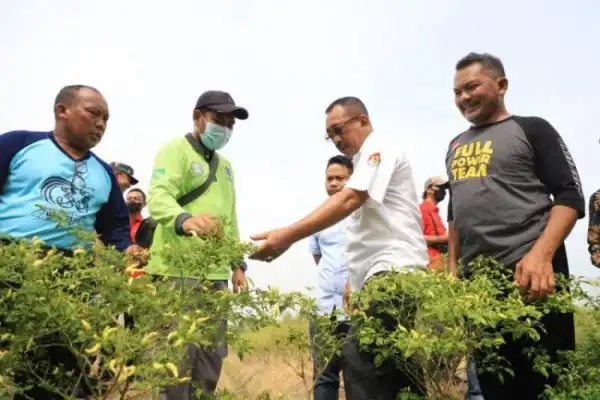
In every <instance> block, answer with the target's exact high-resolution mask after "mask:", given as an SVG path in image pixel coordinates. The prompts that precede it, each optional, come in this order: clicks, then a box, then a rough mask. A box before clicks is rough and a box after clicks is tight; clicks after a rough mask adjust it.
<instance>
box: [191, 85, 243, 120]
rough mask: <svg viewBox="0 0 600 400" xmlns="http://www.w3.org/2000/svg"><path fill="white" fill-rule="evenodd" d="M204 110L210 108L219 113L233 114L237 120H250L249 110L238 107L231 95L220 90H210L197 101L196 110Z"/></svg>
mask: <svg viewBox="0 0 600 400" xmlns="http://www.w3.org/2000/svg"><path fill="white" fill-rule="evenodd" d="M202 108H208V109H209V110H212V111H216V112H218V113H225V114H233V116H234V117H235V118H237V119H242V120H243V119H248V110H246V109H245V108H244V107H238V106H236V105H235V101H233V97H231V95H230V94H229V93H227V92H222V91H220V90H208V91H206V92H204V93H202V94H201V95H200V97H198V101H196V107H195V109H196V110H199V109H202Z"/></svg>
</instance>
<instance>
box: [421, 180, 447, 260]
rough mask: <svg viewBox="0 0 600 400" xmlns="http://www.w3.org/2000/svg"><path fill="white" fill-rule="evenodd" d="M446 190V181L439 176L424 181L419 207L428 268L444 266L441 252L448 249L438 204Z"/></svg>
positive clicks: (444, 195)
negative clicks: (427, 256)
mask: <svg viewBox="0 0 600 400" xmlns="http://www.w3.org/2000/svg"><path fill="white" fill-rule="evenodd" d="M447 190H448V181H447V180H446V179H443V178H441V177H439V176H434V177H431V178H429V179H427V180H426V181H425V187H424V189H423V202H422V203H421V205H420V207H421V216H422V218H423V223H422V225H423V234H424V235H425V242H427V252H428V253H429V268H431V269H444V268H446V262H445V260H444V257H443V254H444V253H446V252H447V249H448V233H447V231H446V227H445V226H444V223H443V222H442V218H441V217H440V209H439V208H438V204H439V203H440V202H442V201H443V200H444V198H445V197H446V191H447Z"/></svg>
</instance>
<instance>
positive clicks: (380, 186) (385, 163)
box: [346, 149, 398, 203]
mask: <svg viewBox="0 0 600 400" xmlns="http://www.w3.org/2000/svg"><path fill="white" fill-rule="evenodd" d="M397 160H398V157H397V156H396V155H395V154H394V153H393V152H385V151H382V149H373V150H371V151H365V152H364V153H361V154H360V156H359V158H358V160H357V162H356V163H355V166H354V172H353V174H352V177H350V179H349V180H348V182H347V183H346V187H347V188H350V189H354V190H356V191H359V192H367V193H368V194H369V197H370V198H371V199H373V200H374V201H376V202H378V203H382V202H383V198H384V197H385V194H386V192H387V190H388V186H389V184H390V180H391V179H392V175H393V174H394V171H395V169H396V161H397Z"/></svg>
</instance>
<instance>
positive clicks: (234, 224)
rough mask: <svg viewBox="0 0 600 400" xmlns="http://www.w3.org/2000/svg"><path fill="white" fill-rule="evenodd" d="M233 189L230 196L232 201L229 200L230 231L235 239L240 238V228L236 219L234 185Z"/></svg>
mask: <svg viewBox="0 0 600 400" xmlns="http://www.w3.org/2000/svg"><path fill="white" fill-rule="evenodd" d="M232 191H233V198H232V200H233V201H232V202H231V208H232V210H231V233H232V235H233V236H234V237H235V238H236V239H238V240H239V239H240V230H239V227H238V220H237V206H236V195H235V187H233V188H232Z"/></svg>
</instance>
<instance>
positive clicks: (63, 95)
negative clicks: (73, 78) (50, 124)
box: [54, 85, 100, 107]
mask: <svg viewBox="0 0 600 400" xmlns="http://www.w3.org/2000/svg"><path fill="white" fill-rule="evenodd" d="M81 89H89V90H93V91H94V92H96V93H100V92H99V91H98V89H96V88H95V87H92V86H88V85H69V86H65V87H64V88H62V89H60V92H58V94H57V95H56V98H55V99H54V107H56V106H57V105H59V104H65V105H70V104H71V103H72V102H73V99H74V98H75V97H76V96H77V93H78V92H79V91H80V90H81Z"/></svg>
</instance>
